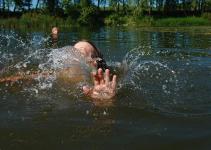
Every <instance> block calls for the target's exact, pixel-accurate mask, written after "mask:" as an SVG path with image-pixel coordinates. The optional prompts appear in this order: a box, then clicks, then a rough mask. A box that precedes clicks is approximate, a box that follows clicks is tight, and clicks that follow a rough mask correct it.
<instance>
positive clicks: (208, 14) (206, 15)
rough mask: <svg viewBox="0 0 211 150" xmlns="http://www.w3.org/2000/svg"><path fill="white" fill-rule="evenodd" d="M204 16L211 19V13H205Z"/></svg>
mask: <svg viewBox="0 0 211 150" xmlns="http://www.w3.org/2000/svg"><path fill="white" fill-rule="evenodd" d="M202 17H203V18H205V19H208V20H210V21H211V13H203V14H202Z"/></svg>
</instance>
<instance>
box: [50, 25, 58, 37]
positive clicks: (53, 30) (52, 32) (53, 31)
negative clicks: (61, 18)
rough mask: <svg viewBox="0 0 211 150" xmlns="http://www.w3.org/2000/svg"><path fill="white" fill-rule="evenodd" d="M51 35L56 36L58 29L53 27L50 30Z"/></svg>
mask: <svg viewBox="0 0 211 150" xmlns="http://www.w3.org/2000/svg"><path fill="white" fill-rule="evenodd" d="M51 34H52V35H58V34H59V28H58V27H53V28H52V29H51Z"/></svg>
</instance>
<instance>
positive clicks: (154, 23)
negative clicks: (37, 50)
mask: <svg viewBox="0 0 211 150" xmlns="http://www.w3.org/2000/svg"><path fill="white" fill-rule="evenodd" d="M96 17H97V19H96ZM96 25H98V26H99V25H100V26H101V25H106V26H136V27H180V26H211V14H203V15H202V16H201V17H178V18H172V17H171V18H153V17H149V16H143V17H142V16H141V17H133V16H132V15H119V14H116V13H112V14H110V15H107V16H105V17H104V16H97V15H96V14H95V13H94V10H88V13H87V11H86V12H84V14H82V15H81V16H79V17H78V18H72V17H70V16H69V17H65V18H62V17H54V16H50V15H44V14H38V13H26V14H23V15H22V16H21V17H20V18H7V19H0V26H1V27H5V28H23V29H24V28H42V29H43V28H51V27H52V26H58V27H61V28H71V27H73V26H96Z"/></svg>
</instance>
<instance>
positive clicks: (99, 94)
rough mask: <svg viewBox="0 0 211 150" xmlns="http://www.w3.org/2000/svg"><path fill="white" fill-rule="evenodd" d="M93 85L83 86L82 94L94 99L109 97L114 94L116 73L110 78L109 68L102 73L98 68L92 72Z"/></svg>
mask: <svg viewBox="0 0 211 150" xmlns="http://www.w3.org/2000/svg"><path fill="white" fill-rule="evenodd" d="M92 76H93V79H94V86H93V87H88V86H84V87H83V92H84V94H86V95H88V96H90V97H91V98H94V99H111V98H112V97H114V96H115V94H116V78H117V77H116V75H113V77H112V80H110V70H109V69H106V70H105V74H104V75H103V70H102V69H101V68H100V69H98V71H97V72H95V73H92Z"/></svg>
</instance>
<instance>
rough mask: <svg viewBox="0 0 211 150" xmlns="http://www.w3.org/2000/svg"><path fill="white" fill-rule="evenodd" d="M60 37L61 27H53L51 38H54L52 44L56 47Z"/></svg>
mask: <svg viewBox="0 0 211 150" xmlns="http://www.w3.org/2000/svg"><path fill="white" fill-rule="evenodd" d="M58 38H59V28H58V27H53V28H52V29H51V39H52V46H53V47H54V48H56V47H57V42H58Z"/></svg>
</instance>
